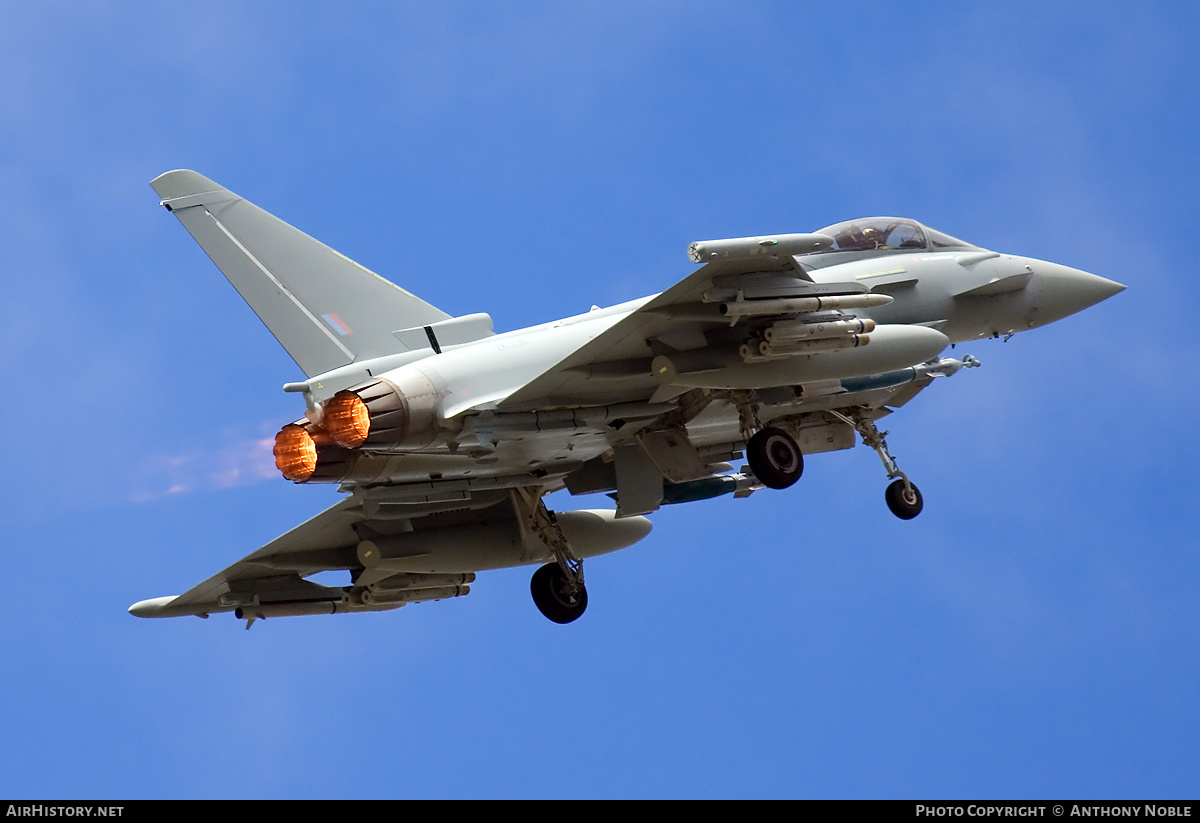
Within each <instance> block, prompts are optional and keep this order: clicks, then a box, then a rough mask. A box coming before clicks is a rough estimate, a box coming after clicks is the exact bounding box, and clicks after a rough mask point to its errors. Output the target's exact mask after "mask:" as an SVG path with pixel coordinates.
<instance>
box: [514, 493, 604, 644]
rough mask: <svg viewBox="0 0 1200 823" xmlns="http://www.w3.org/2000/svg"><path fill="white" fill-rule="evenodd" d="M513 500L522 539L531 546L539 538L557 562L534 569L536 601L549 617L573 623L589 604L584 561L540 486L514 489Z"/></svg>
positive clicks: (532, 590) (532, 587) (532, 585)
mask: <svg viewBox="0 0 1200 823" xmlns="http://www.w3.org/2000/svg"><path fill="white" fill-rule="evenodd" d="M512 502H513V508H514V509H515V511H516V513H517V523H518V524H519V526H520V529H521V539H522V542H524V543H525V544H526V545H527V546H528V545H529V544H530V543H532V542H533V541H534V540H537V541H540V542H541V543H542V544H543V545H544V546H545V548H546V549H549V550H550V553H551V554H552V555H554V562H552V563H547V564H546V565H545V566H542V567H541V568H540V569H538V570H537V571H536V572H534V573H533V579H532V580H530V581H529V593H530V594H532V595H533V604H534V605H535V606H537V607H538V611H540V612H541V613H542V614H543V615H545V617H546V619H547V620H552V621H554V622H555V623H573V622H574V621H576V620H578V619H579V618H580V617H582V616H583V612H584V610H585V609H587V603H588V597H587V588H586V587H585V586H584V585H583V561H582V560H580V559H579V558H577V557H576V556H575V554H574V553H573V552H572V551H571V544H570V543H569V542H568V541H567V536H566V535H565V534H563V530H562V526H560V525H559V523H558V518H556V517H555V516H554V512H552V511H550V510H549V509H547V508H546V504H545V503H543V502H542V491H541V489H529V488H517V489H513V490H512ZM535 545H536V544H535ZM539 553H541V552H539ZM543 556H544V555H543Z"/></svg>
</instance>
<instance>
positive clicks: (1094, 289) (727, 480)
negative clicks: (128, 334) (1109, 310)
mask: <svg viewBox="0 0 1200 823" xmlns="http://www.w3.org/2000/svg"><path fill="white" fill-rule="evenodd" d="M151 185H152V186H153V187H154V190H155V191H156V192H157V193H158V195H159V196H160V197H161V199H162V205H163V206H165V207H166V208H167V210H168V211H170V212H171V213H172V214H174V215H175V216H176V217H177V218H179V222H181V223H183V225H184V227H185V228H186V229H187V230H188V231H189V232H190V233H191V235H192V237H194V238H195V239H196V241H197V242H198V243H199V244H200V246H201V247H202V248H203V249H204V251H205V252H206V253H207V254H208V256H209V257H210V258H212V261H213V262H214V263H215V264H216V265H217V268H219V269H220V270H221V272H222V273H224V275H225V276H226V277H227V278H228V279H229V281H230V282H231V283H232V284H233V285H234V287H235V288H236V289H237V290H238V291H239V292H240V293H241V295H242V297H243V298H245V300H246V302H247V303H249V304H250V308H252V309H253V310H254V311H255V313H256V314H257V315H258V316H259V318H260V319H261V320H262V321H263V323H265V324H266V325H267V328H269V329H270V331H271V333H272V334H274V335H275V337H276V339H278V340H279V342H280V343H281V344H283V347H284V348H285V349H286V350H287V352H288V354H290V355H291V356H292V358H293V359H294V360H295V361H296V364H297V365H298V366H299V367H300V368H301V370H302V371H303V372H304V374H305V375H306V379H305V380H303V381H299V382H294V383H288V384H286V385H285V386H284V391H287V392H294V393H295V394H297V395H299V399H302V400H303V401H304V404H305V411H304V415H303V416H302V417H300V418H299V419H297V420H295V421H293V422H291V423H288V424H287V425H285V426H283V427H282V429H281V430H280V432H279V434H278V436H277V437H276V442H275V457H276V465H277V466H278V468H279V471H280V472H281V473H282V475H283V476H284V477H285V478H287V479H289V480H292V481H294V482H296V483H335V484H337V485H338V488H339V490H340V491H342V492H344V493H345V494H346V497H345V498H344V499H343V500H341V501H340V502H338V503H337V504H336V505H334V506H332V507H331V508H329V509H328V510H326V511H325V512H323V513H321V514H319V515H317V516H316V517H314V518H313V519H311V520H309V521H308V522H306V523H304V524H302V525H300V526H297V527H296V528H294V529H292V530H291V531H290V532H288V533H287V534H285V535H283V536H282V537H280V538H278V539H277V540H274V541H272V542H271V543H269V544H267V545H266V546H264V547H263V548H261V549H259V550H258V551H256V552H254V553H253V554H250V555H249V556H247V557H246V558H244V559H242V560H239V561H238V562H236V563H234V564H233V565H232V566H230V567H229V568H227V569H225V570H224V571H222V572H220V573H218V574H217V575H215V576H214V577H212V578H210V579H208V580H206V581H204V582H203V583H200V584H199V585H198V586H195V587H194V588H192V589H190V590H188V591H187V592H184V593H183V594H181V595H178V596H176V597H160V598H156V599H153V600H145V601H142V602H140V603H137V604H135V605H134V606H132V607H131V608H130V612H131V613H133V614H134V615H137V616H138V617H175V616H180V615H198V616H201V617H207V616H208V615H209V614H213V613H217V612H233V613H234V614H235V615H236V616H237V617H238V618H241V619H245V620H247V621H248V622H247V627H249V625H250V623H252V622H253V621H254V620H256V619H260V618H270V617H279V616H288V615H308V614H333V613H341V612H364V611H383V610H387V609H395V608H399V607H400V606H403V605H405V604H408V603H416V602H420V601H425V600H440V599H444V598H450V597H458V596H461V595H464V594H466V593H467V592H468V591H469V587H470V584H471V583H472V582H473V581H474V579H475V573H476V572H478V571H482V570H486V569H497V568H503V567H508V566H519V565H539V566H540V568H539V569H538V570H537V571H536V572H534V574H533V579H532V583H531V590H532V593H533V600H534V603H535V604H536V605H537V607H538V609H539V610H540V611H541V612H542V613H543V614H544V615H545V616H546V617H547V618H549V619H550V620H552V621H555V622H557V623H569V622H571V621H573V620H575V619H576V618H578V617H579V616H580V615H581V614H582V613H583V611H584V609H585V608H586V606H587V589H586V588H585V586H584V576H583V561H584V560H585V559H586V558H588V557H593V556H595V555H599V554H603V553H605V552H611V551H615V550H616V549H620V548H624V547H626V546H629V545H631V544H633V543H635V542H637V541H638V540H641V539H642V538H643V537H645V536H646V535H647V534H648V533H649V531H650V521H649V520H648V519H647V518H646V517H645V516H644V515H647V514H650V513H651V512H654V511H655V510H656V509H658V508H659V507H660V506H663V505H667V504H674V503H683V502H688V501H696V500H702V499H706V498H711V497H716V496H719V495H724V494H733V495H734V496H737V497H744V496H746V495H749V494H751V493H753V492H755V491H757V490H759V489H762V488H764V487H765V488H769V489H785V488H787V487H788V486H791V485H792V484H793V483H795V482H796V481H797V480H799V479H800V475H801V472H802V471H803V469H804V455H805V454H813V453H815V452H824V451H833V450H838V449H848V448H851V447H852V446H854V444H855V440H856V437H855V436H856V435H857V436H858V437H861V439H862V441H863V442H864V443H865V444H866V445H867V446H869V447H870V448H872V449H874V450H875V451H876V452H877V453H878V454H879V457H880V459H881V460H882V461H883V467H884V469H885V471H886V473H887V476H888V478H889V479H890V480H891V483H890V485H888V486H887V487H886V493H885V495H884V497H885V500H886V503H887V505H888V507H889V508H890V509H891V510H892V512H893V513H895V515H896V516H897V517H900V518H902V519H910V518H913V517H916V516H917V515H918V514H919V513H920V511H921V507H922V499H921V493H920V491H918V490H917V487H916V485H915V484H914V483H913V482H912V481H911V480H910V479H909V478H908V476H907V475H905V473H904V472H902V471H901V470H900V468H899V466H898V465H897V463H896V460H895V458H893V457H892V454H891V453H890V452H889V450H888V447H887V444H886V443H885V442H884V438H883V434H882V433H881V432H880V431H879V429H878V428H877V427H876V422H877V421H878V420H879V419H880V418H881V417H883V416H885V415H887V414H890V413H891V411H892V410H893V409H896V408H898V407H900V406H903V405H904V404H905V403H907V402H908V401H909V400H911V399H912V398H913V397H914V396H915V395H916V394H917V393H918V392H920V391H921V390H922V389H924V388H925V387H926V386H928V385H929V384H931V383H932V382H934V380H936V379H938V378H942V377H949V376H951V375H953V374H955V373H956V372H958V371H959V370H960V369H963V368H968V367H973V366H978V365H979V362H978V361H977V360H975V359H973V358H971V357H970V356H964V357H963V358H962V359H961V360H958V359H953V358H948V357H943V356H942V351H943V350H944V349H945V348H946V347H947V346H948V345H950V344H951V343H959V342H964V341H968V340H975V339H978V338H987V337H1008V336H1010V335H1013V334H1016V333H1017V332H1020V331H1025V330H1026V329H1032V328H1035V327H1037V326H1043V325H1045V324H1047V323H1050V322H1053V321H1055V320H1058V319H1060V318H1063V317H1066V316H1067V315H1069V314H1073V313H1075V312H1077V311H1080V310H1082V309H1085V308H1087V307H1088V306H1091V305H1093V304H1095V303H1098V302H1099V301H1101V300H1104V299H1105V298H1107V297H1110V296H1112V295H1114V294H1116V293H1117V292H1119V291H1121V290H1122V289H1123V288H1124V286H1122V285H1121V284H1119V283H1114V282H1113V281H1111V280H1106V279H1104V278H1103V277H1097V276H1096V275H1093V274H1088V273H1086V272H1083V271H1079V270H1077V269H1072V268H1067V267H1066V266H1060V265H1057V264H1054V263H1046V262H1043V261H1041V260H1032V259H1029V258H1025V257H1016V256H1013V255H1007V254H1001V253H998V252H993V251H987V250H986V249H981V248H979V247H977V246H973V245H971V244H970V243H966V242H964V241H962V240H957V239H955V238H954V237H950V236H949V235H946V234H942V233H941V232H939V231H935V230H933V229H931V228H929V227H928V226H923V225H921V224H920V223H917V222H915V221H913V220H904V219H898V218H891V217H875V218H869V219H862V220H852V221H849V222H845V223H839V224H837V225H834V226H829V227H828V228H824V229H821V230H820V231H817V232H814V233H811V234H784V235H772V236H765V237H748V238H738V239H732V240H713V241H704V242H698V243H693V244H691V246H690V247H689V248H688V256H689V257H690V259H691V261H692V263H694V264H698V265H699V268H697V269H695V270H694V271H693V272H692V273H691V274H690V275H688V276H687V277H685V278H684V279H683V280H682V281H680V282H679V283H677V284H676V285H674V286H672V287H671V288H669V289H667V290H666V291H665V292H663V293H662V294H658V295H655V296H652V297H644V298H641V299H639V300H633V301H630V302H628V303H622V304H620V305H617V306H612V307H610V308H604V309H601V308H595V309H593V310H592V311H590V312H587V313H586V314H580V315H577V316H575V317H568V318H565V319H562V320H556V321H554V322H551V323H546V324H544V325H541V326H534V327H532V328H527V329H518V330H516V331H510V332H504V333H502V334H496V333H494V332H493V330H492V321H491V318H490V317H489V316H488V315H486V314H468V315H464V316H461V317H451V316H450V315H448V314H446V313H445V312H443V311H441V310H439V309H437V308H435V307H434V306H431V305H430V304H428V303H426V302H425V301H423V300H421V299H420V298H418V297H416V296H414V295H412V294H410V293H409V292H407V291H405V290H404V289H402V288H399V287H398V286H395V285H393V284H392V283H390V282H388V281H387V280H385V279H383V278H382V277H380V276H379V275H377V274H374V273H373V272H371V271H368V270H367V269H365V268H363V267H362V266H360V265H358V264H357V263H355V262H353V261H352V260H350V259H348V258H346V257H344V256H343V255H341V254H339V253H338V252H336V251H334V250H333V249H331V248H329V247H328V246H325V245H323V244H321V243H319V242H317V241H316V240H314V239H313V238H311V237H309V236H307V235H305V234H303V233H302V232H300V231H298V230H297V229H295V228H293V227H292V226H290V225H288V224H287V223H284V222H283V221H281V220H279V219H278V218H276V217H273V216H272V215H270V214H268V213H267V212H265V211H263V210H262V209H260V208H258V207H257V206H254V205H253V204H251V203H249V202H247V201H246V200H243V199H242V198H241V197H238V196H237V195H236V194H234V193H233V192H231V191H229V190H228V189H225V188H222V187H221V186H219V185H217V184H216V183H214V182H212V181H211V180H209V179H207V178H205V177H203V176H201V175H199V174H197V173H196V172H194V171H171V172H167V173H166V174H163V175H162V176H160V177H158V178H157V179H155V180H154V181H153V182H152V183H151ZM743 456H744V459H745V465H744V466H743V467H742V468H740V469H735V468H734V466H733V462H734V461H738V460H740V459H741V458H743ZM561 489H566V490H568V491H569V492H570V493H571V494H588V493H594V492H608V493H610V494H611V496H612V497H614V498H615V499H616V509H615V510H581V511H565V512H557V513H556V512H553V511H551V510H549V509H548V508H547V507H546V505H545V504H544V502H543V497H544V496H545V495H546V494H548V493H550V492H555V491H559V490H561ZM327 570H345V571H348V572H349V577H350V581H351V582H350V585H348V586H329V585H321V584H319V583H317V582H314V581H311V580H308V579H306V578H308V577H309V576H311V575H313V574H315V573H317V572H322V571H327Z"/></svg>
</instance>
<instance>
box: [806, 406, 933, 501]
mask: <svg viewBox="0 0 1200 823" xmlns="http://www.w3.org/2000/svg"><path fill="white" fill-rule="evenodd" d="M829 414H831V415H833V416H834V417H836V418H837V419H838V420H841V421H842V422H843V423H845V424H847V425H849V426H852V427H853V428H854V430H855V431H857V432H858V433H859V434H860V435H862V439H863V443H864V444H866V445H867V446H870V447H871V448H872V449H874V450H875V453H876V454H878V455H879V459H880V460H882V461H883V468H884V469H886V470H887V475H888V477H889V478H893V477H894V478H896V480H894V481H893V482H892V483H891V484H890V485H889V486H888V487H887V491H885V492H884V494H883V499H884V501H885V502H886V503H887V507H888V508H889V509H891V510H892V514H894V515H896V516H897V517H899V518H900V519H901V520H912V519H913V518H914V517H916V516H917V515H918V514H920V513H921V509H922V508H924V506H925V501H924V500H923V499H922V498H921V490H920V489H918V488H917V486H916V484H915V483H913V482H912V481H911V480H909V479H908V475H906V474H905V473H904V472H902V471H900V467H899V466H897V465H896V458H894V457H892V453H891V452H889V451H888V447H887V441H885V440H884V439H883V438H884V437H886V436H887V432H880V431H879V429H878V428H876V426H875V421H874V420H872V419H871V418H870V416H869V415H868V414H867V412H866V411H865V410H863V409H853V410H851V411H850V413H849V414H848V415H846V414H842V413H841V412H839V411H836V410H834V409H830V410H829Z"/></svg>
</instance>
